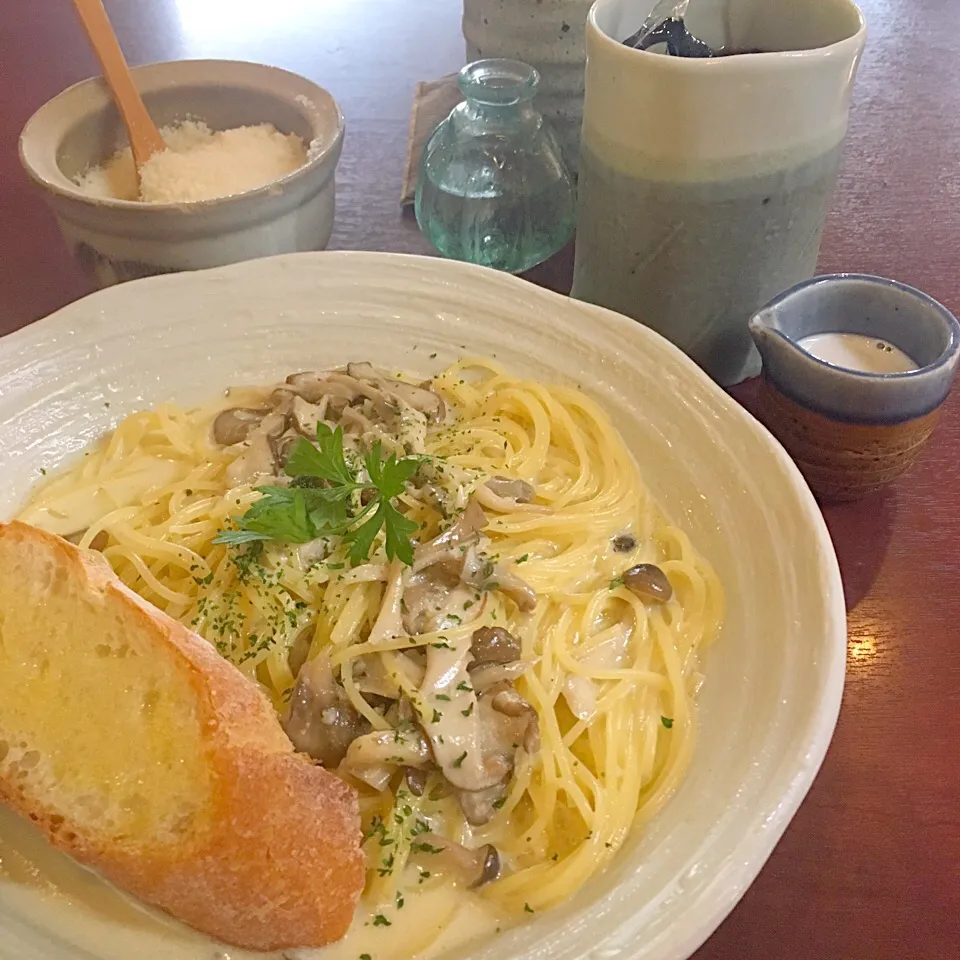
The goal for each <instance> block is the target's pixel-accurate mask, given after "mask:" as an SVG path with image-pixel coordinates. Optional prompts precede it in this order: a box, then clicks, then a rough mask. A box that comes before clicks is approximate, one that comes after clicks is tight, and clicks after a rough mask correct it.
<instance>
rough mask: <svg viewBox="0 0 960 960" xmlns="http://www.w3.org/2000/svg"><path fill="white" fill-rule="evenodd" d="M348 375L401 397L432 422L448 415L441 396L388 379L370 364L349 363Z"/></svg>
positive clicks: (410, 384) (422, 388) (409, 384)
mask: <svg viewBox="0 0 960 960" xmlns="http://www.w3.org/2000/svg"><path fill="white" fill-rule="evenodd" d="M347 375H348V376H351V377H354V378H355V379H357V380H366V381H367V382H369V383H373V384H376V386H378V387H379V388H380V389H381V390H383V391H384V392H385V393H388V394H393V395H394V396H395V397H399V398H400V399H401V400H403V401H404V402H405V403H408V404H409V405H410V406H411V407H413V409H414V410H419V411H420V413H423V414H426V416H427V418H428V419H430V420H434V421H436V420H442V419H443V418H444V416H445V415H446V408H445V405H444V402H443V399H442V398H441V397H440V395H439V394H437V393H434V392H433V391H432V390H428V389H426V388H425V387H417V386H414V385H413V384H412V383H404V382H403V381H402V380H395V379H394V378H393V377H386V376H384V375H383V374H381V373H378V372H377V371H376V370H375V369H374V368H373V366H372V365H371V364H369V363H348V364H347Z"/></svg>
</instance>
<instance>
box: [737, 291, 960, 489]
mask: <svg viewBox="0 0 960 960" xmlns="http://www.w3.org/2000/svg"><path fill="white" fill-rule="evenodd" d="M749 327H750V334H751V335H752V337H753V339H754V341H755V343H756V345H757V347H758V349H759V351H760V354H761V356H762V358H763V378H762V380H761V388H760V403H759V411H758V415H759V418H760V420H761V421H762V422H763V423H764V424H765V426H766V427H767V428H768V429H769V430H770V432H771V433H773V434H774V436H775V437H777V439H778V440H779V441H780V442H781V443H782V444H783V446H784V447H785V448H786V450H787V452H788V453H789V454H790V455H791V456H792V457H793V459H794V460H795V461H796V463H797V465H798V466H799V467H800V471H801V472H802V473H803V475H804V477H805V478H806V480H807V482H808V483H809V484H810V487H811V489H812V490H813V492H814V493H815V494H816V495H817V496H818V497H819V498H820V499H821V500H824V501H839V500H855V499H858V498H860V497H863V496H866V495H867V494H870V493H873V492H874V491H876V490H879V489H880V488H881V487H883V486H885V485H886V484H888V483H890V482H891V481H892V480H895V479H896V478H898V477H900V476H901V475H902V474H903V473H905V472H906V470H907V469H908V468H909V467H910V465H911V464H912V463H913V461H914V460H915V459H916V457H917V454H918V453H919V452H920V449H921V448H922V446H923V445H924V443H925V442H926V440H927V438H928V437H929V436H930V433H931V431H932V430H933V427H934V424H935V422H936V419H937V414H938V412H939V409H940V407H941V405H942V404H943V401H944V400H945V399H946V397H947V394H948V393H949V392H950V387H951V384H952V382H953V378H954V374H955V372H956V369H957V362H958V360H960V324H958V323H957V320H956V318H955V317H954V316H953V315H952V314H951V313H950V312H949V311H948V310H947V309H946V308H945V307H944V306H942V305H941V304H939V303H937V301H936V300H933V299H931V298H930V297H928V296H927V295H926V294H924V293H921V292H920V291H919V290H915V289H914V288H913V287H908V286H906V285H904V284H902V283H896V282H895V281H893V280H884V279H882V278H880V277H870V276H862V275H857V274H839V275H836V276H826V277H818V278H816V279H814V280H809V281H807V282H805V283H802V284H799V285H798V286H796V287H794V288H793V289H792V290H788V291H787V292H786V293H784V294H781V295H780V296H779V297H777V298H776V299H775V300H773V301H772V302H771V303H769V304H768V305H767V306H766V307H764V308H763V309H762V310H760V311H758V312H757V313H756V314H754V316H753V317H752V318H751V319H750V324H749ZM851 345H852V347H855V348H856V350H853V349H851ZM826 348H829V349H826ZM831 351H832V352H831ZM871 353H874V354H876V356H875V357H871V355H870V354H871ZM818 355H819V356H818ZM825 356H826V357H830V358H831V360H832V362H827V361H826V360H824V359H821V357H825ZM897 358H900V359H901V361H902V362H900V363H897ZM840 364H849V366H841V365H840ZM854 366H855V367H856V369H854ZM885 369H888V370H889V369H893V370H896V371H897V372H880V371H883V370H885Z"/></svg>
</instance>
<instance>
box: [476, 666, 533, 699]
mask: <svg viewBox="0 0 960 960" xmlns="http://www.w3.org/2000/svg"><path fill="white" fill-rule="evenodd" d="M469 669H470V682H471V683H472V684H473V689H474V690H476V692H477V693H478V694H480V693H485V692H486V691H487V690H490V689H492V688H493V687H496V686H498V685H499V684H502V683H513V681H514V680H517V679H518V678H520V677H522V676H523V674H524V673H525V672H526V669H527V664H526V663H524V662H523V661H522V660H516V661H514V662H513V663H502V664H500V663H487V664H483V665H481V666H478V665H475V664H471V666H470V668H469Z"/></svg>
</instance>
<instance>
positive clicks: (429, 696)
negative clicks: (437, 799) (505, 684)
mask: <svg viewBox="0 0 960 960" xmlns="http://www.w3.org/2000/svg"><path fill="white" fill-rule="evenodd" d="M469 660H470V638H469V637H461V638H460V639H459V640H458V641H456V642H454V641H452V640H445V641H443V642H440V643H437V644H431V645H430V646H429V647H428V648H427V669H426V672H425V674H424V677H423V683H422V684H421V685H420V697H419V698H418V701H417V703H416V704H415V705H416V708H417V713H418V715H419V719H420V724H421V726H422V727H423V729H424V732H425V733H426V734H427V736H428V737H429V738H430V745H431V747H432V749H433V756H434V760H435V762H436V764H437V766H438V767H440V769H441V771H442V772H443V775H444V776H445V777H446V778H447V780H449V781H450V783H451V784H452V785H453V786H455V787H457V788H458V789H460V790H485V789H487V788H488V787H492V786H493V785H494V784H497V783H499V782H500V781H501V780H503V779H504V778H506V777H507V776H508V775H509V774H510V771H511V769H512V768H513V762H512V752H511V751H509V750H507V751H504V750H503V749H502V744H501V743H500V741H499V739H498V738H497V736H496V734H497V733H498V729H497V727H498V725H497V723H496V720H492V721H491V720H490V718H489V717H488V716H483V717H481V713H482V711H481V710H480V709H479V705H478V701H477V695H476V693H475V692H474V688H473V685H472V684H471V682H470V676H469V674H468V673H467V663H468V662H469ZM487 713H489V711H487ZM488 724H489V725H490V726H491V728H492V729H491V731H488V730H487V729H486V727H487V725H488ZM488 732H489V733H492V734H494V736H493V737H492V738H491V737H490V736H488Z"/></svg>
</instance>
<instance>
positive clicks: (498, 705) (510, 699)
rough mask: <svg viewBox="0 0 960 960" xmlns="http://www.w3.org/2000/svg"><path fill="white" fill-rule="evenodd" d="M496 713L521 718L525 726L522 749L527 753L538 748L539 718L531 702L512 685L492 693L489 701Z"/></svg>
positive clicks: (534, 751)
mask: <svg viewBox="0 0 960 960" xmlns="http://www.w3.org/2000/svg"><path fill="white" fill-rule="evenodd" d="M490 705H491V706H492V707H493V709H494V710H496V711H497V713H502V714H504V716H507V717H512V718H514V719H523V720H524V721H525V723H526V728H525V729H524V731H523V749H524V750H526V752H527V753H529V754H534V753H537V751H539V749H540V718H539V717H538V716H537V711H536V710H535V709H534V707H533V704H531V703H529V702H528V701H527V700H525V699H524V698H523V697H522V696H521V695H520V694H519V693H518V692H517V691H516V690H514V689H513V687H508V688H507V689H504V690H499V691H498V692H496V693H494V694H493V698H492V700H491V702H490Z"/></svg>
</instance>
